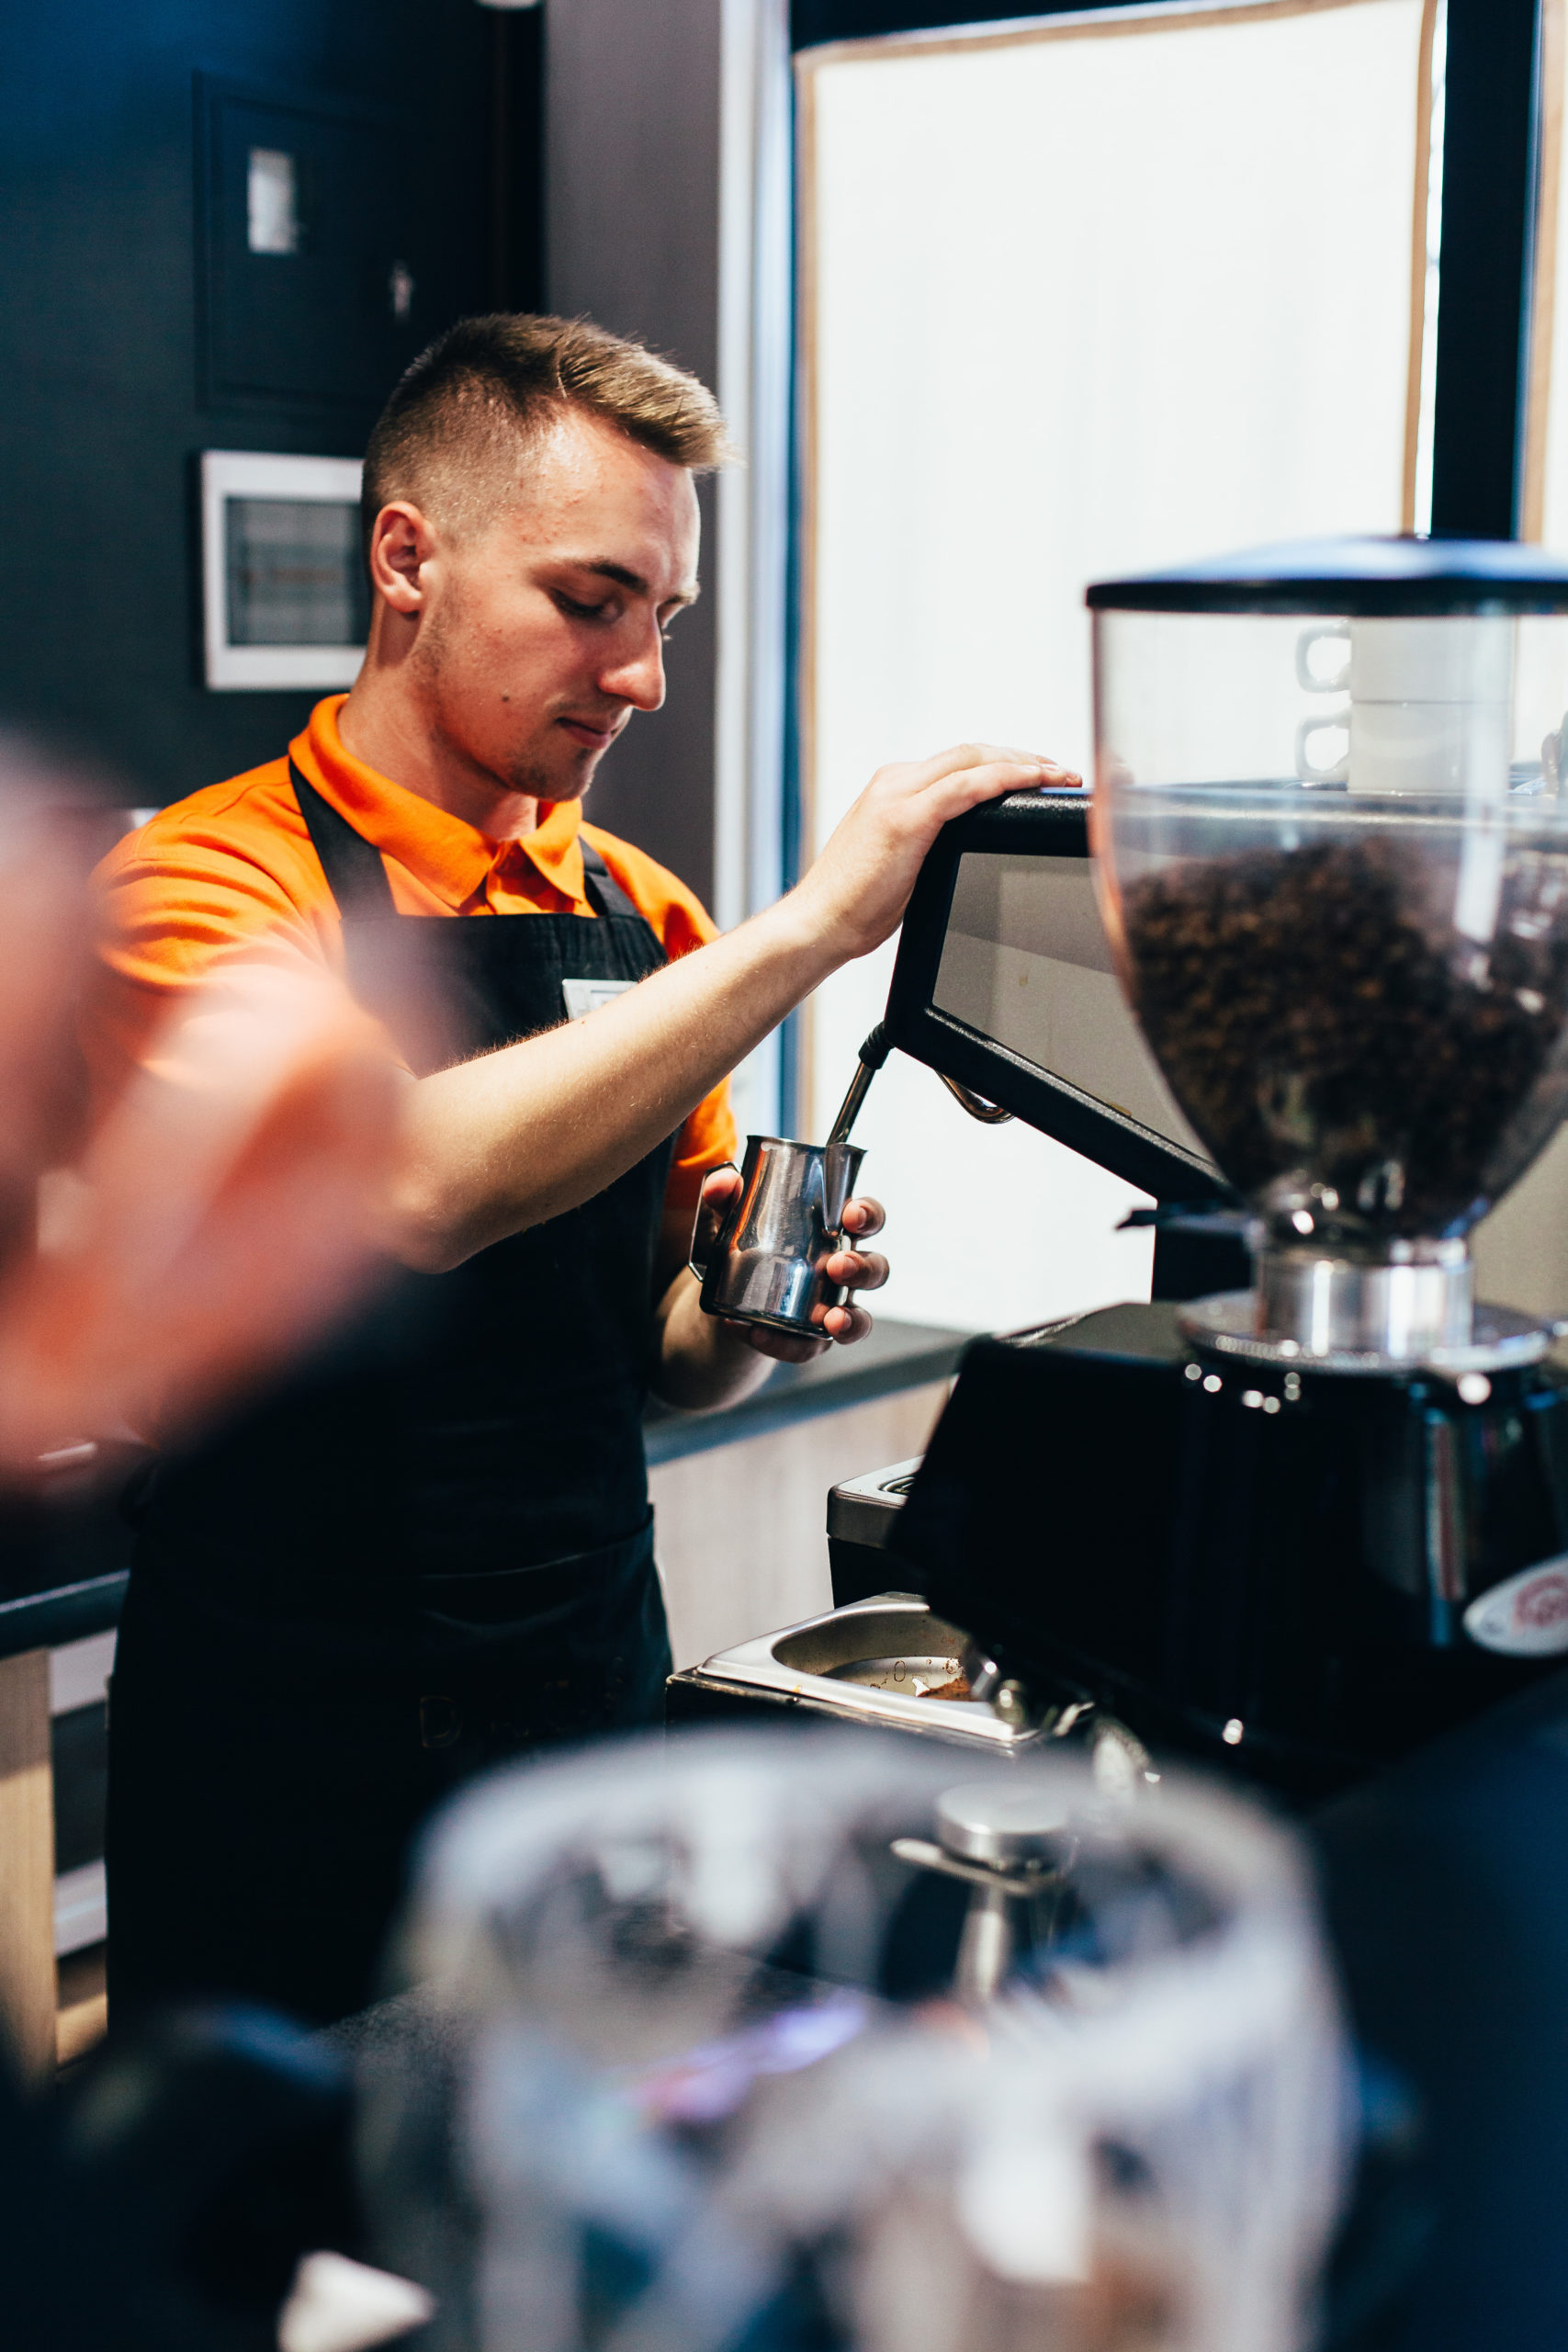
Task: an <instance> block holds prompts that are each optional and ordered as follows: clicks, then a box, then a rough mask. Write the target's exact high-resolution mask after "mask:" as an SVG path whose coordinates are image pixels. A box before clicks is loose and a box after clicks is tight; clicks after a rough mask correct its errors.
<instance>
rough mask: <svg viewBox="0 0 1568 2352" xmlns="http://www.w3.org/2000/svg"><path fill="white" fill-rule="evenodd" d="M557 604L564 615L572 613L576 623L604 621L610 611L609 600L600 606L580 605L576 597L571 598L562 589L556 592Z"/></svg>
mask: <svg viewBox="0 0 1568 2352" xmlns="http://www.w3.org/2000/svg"><path fill="white" fill-rule="evenodd" d="M556 603H557V604H558V605H559V607H560V609H561V611H562V612H563V613H570V616H571V617H572V619H573V620H576V621H599V620H603V619H604V616H605V614H606V613H607V612H608V611H609V609H610V605H609V601H608V599H606V600H605V601H604V603H603V604H598V605H584V604H580V603H579V601H578V599H577V598H576V597H575V596H569V595H568V594H566V592H565V590H564V589H560V588H558V589H557V590H556Z"/></svg>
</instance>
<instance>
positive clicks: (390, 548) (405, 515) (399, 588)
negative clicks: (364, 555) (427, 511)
mask: <svg viewBox="0 0 1568 2352" xmlns="http://www.w3.org/2000/svg"><path fill="white" fill-rule="evenodd" d="M434 552H435V527H434V524H432V523H431V522H430V521H429V519H428V518H427V517H426V516H425V515H423V514H422V513H421V512H420V510H419V508H418V507H417V506H413V505H411V504H410V503H408V502H407V501H406V500H403V499H400V500H399V501H398V502H397V503H395V504H394V505H391V506H383V507H382V509H381V512H380V513H379V515H377V517H376V521H375V524H374V526H372V529H371V533H370V555H369V561H370V584H371V586H372V588H374V590H375V591H376V594H378V596H379V597H381V598H382V599H383V601H384V602H385V603H386V604H388V605H390V606H391V608H392V610H393V612H395V613H406V614H408V615H410V616H415V615H417V614H419V613H420V612H422V611H423V607H424V600H425V583H424V580H423V571H424V566H425V565H426V564H427V563H428V562H429V560H430V559H431V557H432V556H433V555H434Z"/></svg>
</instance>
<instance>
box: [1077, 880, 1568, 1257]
mask: <svg viewBox="0 0 1568 2352" xmlns="http://www.w3.org/2000/svg"><path fill="white" fill-rule="evenodd" d="M1454 876H1455V865H1454V861H1453V860H1452V859H1449V860H1447V861H1445V862H1443V863H1441V864H1433V863H1432V862H1431V861H1430V860H1429V859H1427V858H1426V857H1418V856H1417V855H1416V854H1414V851H1413V850H1412V849H1410V848H1406V847H1405V846H1404V844H1402V843H1400V842H1398V840H1397V838H1391V837H1389V836H1388V835H1387V834H1385V835H1383V836H1382V837H1373V838H1370V839H1360V840H1346V839H1343V838H1341V839H1338V840H1335V841H1329V842H1314V843H1311V844H1309V845H1308V846H1306V847H1303V848H1297V849H1289V850H1285V849H1275V848H1260V849H1257V850H1250V851H1245V852H1242V853H1239V854H1234V855H1223V856H1217V857H1213V858H1207V859H1192V860H1190V861H1185V862H1182V863H1180V864H1173V865H1168V866H1166V867H1164V868H1162V869H1160V870H1158V871H1156V872H1155V873H1153V874H1151V875H1148V876H1145V877H1143V878H1141V879H1140V880H1138V881H1137V882H1135V883H1134V885H1133V886H1132V887H1131V888H1129V889H1128V891H1127V893H1126V900H1125V908H1124V922H1125V929H1126V937H1127V944H1128V949H1129V952H1130V955H1131V957H1132V966H1133V971H1132V978H1133V988H1134V1002H1135V1004H1136V1008H1137V1012H1138V1014H1139V1018H1140V1019H1141V1021H1142V1022H1143V1024H1144V1029H1145V1034H1146V1035H1147V1037H1148V1040H1149V1043H1150V1045H1151V1046H1152V1047H1153V1049H1154V1051H1155V1053H1156V1056H1157V1057H1158V1059H1159V1061H1160V1064H1161V1066H1162V1068H1163V1069H1164V1070H1165V1073H1166V1077H1167V1079H1168V1081H1169V1084H1170V1087H1171V1090H1172V1091H1173V1092H1174V1094H1175V1095H1176V1098H1177V1100H1178V1102H1179V1103H1180V1105H1181V1107H1182V1109H1183V1110H1184V1111H1185V1113H1186V1114H1187V1116H1188V1118H1189V1119H1190V1121H1191V1123H1192V1125H1193V1126H1194V1128H1195V1129H1196V1130H1197V1132H1198V1134H1199V1135H1200V1136H1201V1137H1202V1139H1203V1141H1204V1142H1205V1143H1206V1144H1207V1145H1208V1147H1209V1148H1210V1150H1211V1151H1212V1152H1213V1155H1214V1157H1215V1159H1217V1160H1218V1162H1219V1164H1220V1166H1221V1168H1222V1169H1223V1170H1224V1173H1225V1174H1226V1176H1227V1177H1228V1178H1229V1179H1230V1180H1231V1182H1233V1183H1234V1184H1235V1185H1236V1187H1237V1188H1238V1189H1239V1190H1240V1191H1241V1192H1242V1193H1245V1194H1246V1195H1247V1197H1248V1198H1249V1199H1250V1200H1253V1201H1255V1202H1256V1203H1258V1204H1259V1205H1261V1206H1262V1207H1264V1208H1265V1209H1266V1210H1267V1209H1269V1208H1273V1209H1274V1210H1276V1212H1279V1213H1283V1212H1284V1210H1285V1209H1286V1208H1288V1206H1289V1205H1290V1204H1292V1203H1298V1204H1299V1203H1300V1202H1301V1201H1302V1200H1303V1196H1304V1195H1305V1194H1306V1193H1307V1188H1308V1187H1309V1186H1311V1185H1314V1184H1316V1185H1319V1186H1322V1187H1325V1188H1327V1189H1328V1190H1331V1191H1332V1192H1333V1193H1337V1196H1338V1206H1337V1211H1336V1212H1335V1213H1334V1214H1333V1215H1331V1216H1327V1217H1325V1218H1320V1219H1319V1230H1320V1232H1321V1230H1322V1228H1323V1227H1324V1226H1325V1225H1326V1226H1327V1227H1329V1228H1330V1230H1331V1231H1332V1230H1333V1229H1335V1228H1336V1227H1337V1229H1338V1230H1340V1231H1341V1233H1342V1234H1343V1235H1344V1236H1346V1237H1348V1238H1351V1239H1354V1238H1356V1237H1357V1236H1358V1235H1361V1236H1365V1237H1371V1236H1381V1237H1390V1236H1400V1235H1403V1236H1413V1235H1419V1234H1425V1235H1437V1234H1442V1233H1453V1232H1462V1231H1463V1230H1464V1229H1465V1228H1466V1227H1468V1226H1469V1225H1470V1224H1471V1223H1472V1222H1473V1220H1474V1219H1475V1217H1476V1216H1480V1215H1482V1214H1483V1212H1484V1210H1485V1209H1486V1208H1487V1207H1488V1206H1489V1205H1490V1204H1491V1202H1492V1201H1493V1200H1494V1199H1495V1197H1496V1196H1497V1193H1499V1192H1501V1191H1502V1190H1503V1188H1504V1187H1505V1186H1506V1184H1507V1183H1509V1182H1512V1180H1513V1178H1514V1176H1516V1175H1517V1174H1518V1173H1519V1172H1520V1171H1521V1170H1522V1169H1523V1168H1524V1167H1525V1166H1526V1165H1528V1163H1529V1159H1531V1158H1533V1156H1534V1153H1535V1151H1536V1150H1537V1149H1538V1148H1539V1147H1540V1143H1542V1142H1543V1141H1544V1140H1545V1138H1546V1136H1548V1135H1550V1134H1551V1130H1552V1128H1553V1127H1554V1126H1555V1125H1556V1124H1557V1121H1558V1119H1559V1118H1560V1117H1561V1116H1562V1113H1563V1112H1564V1110H1565V1109H1568V1047H1565V1045H1564V1023H1565V1020H1568V855H1563V854H1555V853H1541V852H1536V851H1523V850H1512V851H1510V852H1509V853H1508V855H1507V859H1506V867H1505V872H1504V879H1503V893H1502V900H1501V905H1500V909H1499V912H1498V916H1497V922H1496V929H1495V935H1494V937H1493V938H1492V939H1490V940H1489V941H1488V942H1487V943H1486V944H1484V945H1479V944H1477V943H1476V942H1475V941H1473V940H1472V939H1468V938H1466V937H1464V936H1463V935H1462V934H1461V933H1459V932H1458V931H1457V930H1456V929H1455V927H1454V922H1453V908H1452V898H1453V890H1454ZM1445 886H1446V888H1447V892H1448V899H1449V903H1448V906H1447V908H1446V910H1445V908H1444V906H1443V903H1442V893H1443V889H1444V887H1445Z"/></svg>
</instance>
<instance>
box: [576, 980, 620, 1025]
mask: <svg viewBox="0 0 1568 2352" xmlns="http://www.w3.org/2000/svg"><path fill="white" fill-rule="evenodd" d="M636 986H637V982H636V981H635V980H563V981H562V982H561V984H560V992H561V995H562V997H563V998H564V999H565V1001H566V1017H567V1019H568V1020H569V1021H586V1020H587V1018H588V1016H589V1014H590V1013H591V1012H598V1010H599V1007H600V1006H601V1005H602V1004H608V1003H609V1002H610V1001H611V999H612V998H613V997H617V996H625V994H626V990H627V989H635V988H636Z"/></svg>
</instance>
